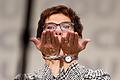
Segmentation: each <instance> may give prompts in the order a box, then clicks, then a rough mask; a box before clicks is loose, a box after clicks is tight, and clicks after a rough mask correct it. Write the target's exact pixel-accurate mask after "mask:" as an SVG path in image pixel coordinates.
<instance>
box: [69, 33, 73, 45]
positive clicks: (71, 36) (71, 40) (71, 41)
mask: <svg viewBox="0 0 120 80" xmlns="http://www.w3.org/2000/svg"><path fill="white" fill-rule="evenodd" d="M73 42H74V32H71V33H70V37H69V44H70V45H71V46H72V45H73Z"/></svg>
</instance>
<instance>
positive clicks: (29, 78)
mask: <svg viewBox="0 0 120 80" xmlns="http://www.w3.org/2000/svg"><path fill="white" fill-rule="evenodd" d="M23 79H24V80H35V79H37V77H36V75H35V74H32V73H31V74H18V75H17V76H16V77H15V78H14V80H23Z"/></svg>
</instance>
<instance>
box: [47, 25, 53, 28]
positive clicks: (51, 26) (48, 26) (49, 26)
mask: <svg viewBox="0 0 120 80" xmlns="http://www.w3.org/2000/svg"><path fill="white" fill-rule="evenodd" d="M46 29H54V25H47V26H46Z"/></svg>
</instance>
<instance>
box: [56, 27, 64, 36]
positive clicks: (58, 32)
mask: <svg viewBox="0 0 120 80" xmlns="http://www.w3.org/2000/svg"><path fill="white" fill-rule="evenodd" d="M55 35H58V36H60V35H62V30H61V29H60V27H57V28H56V30H55Z"/></svg>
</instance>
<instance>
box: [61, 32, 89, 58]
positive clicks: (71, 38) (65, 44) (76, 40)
mask: <svg viewBox="0 0 120 80" xmlns="http://www.w3.org/2000/svg"><path fill="white" fill-rule="evenodd" d="M88 42H90V39H85V40H83V39H81V38H80V37H79V35H78V33H77V32H73V31H72V32H70V31H69V32H68V33H67V36H66V37H62V38H61V47H62V50H63V53H64V54H69V55H74V56H77V55H78V53H79V52H80V51H82V50H83V49H85V47H86V44H87V43H88Z"/></svg>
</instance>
